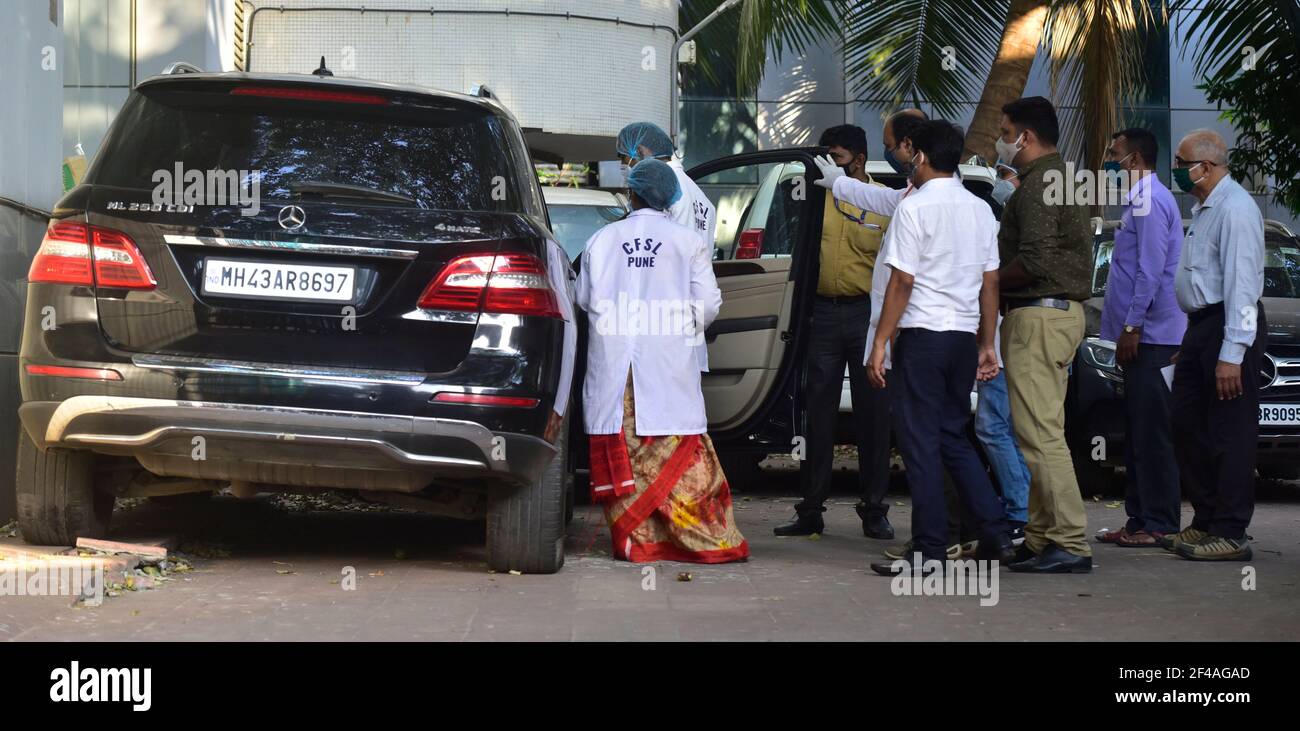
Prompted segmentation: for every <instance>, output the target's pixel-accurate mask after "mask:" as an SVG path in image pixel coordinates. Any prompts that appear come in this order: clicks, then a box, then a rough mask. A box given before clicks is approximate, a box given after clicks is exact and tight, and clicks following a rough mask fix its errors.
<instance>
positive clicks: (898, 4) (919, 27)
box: [841, 0, 1008, 116]
mask: <svg viewBox="0 0 1300 731" xmlns="http://www.w3.org/2000/svg"><path fill="white" fill-rule="evenodd" d="M1007 5H1008V0H892V1H890V2H856V3H845V4H843V5H842V6H841V8H842V11H843V13H844V61H845V67H846V71H847V74H848V75H849V76H850V77H851V78H853V79H854V93H855V94H857V95H859V96H864V97H869V98H872V99H881V100H884V101H885V103H886V104H887V105H889V106H891V107H898V106H900V105H901V104H903V103H904V102H912V103H914V102H915V100H917V99H920V98H924V99H927V100H929V101H930V102H931V103H933V104H934V107H935V111H936V112H938V113H939V114H940V115H941V116H959V115H960V114H961V111H962V110H961V108H960V105H959V102H960V100H964V99H977V98H979V95H980V90H981V89H982V88H983V85H984V81H985V77H986V75H987V71H988V65H989V62H990V60H991V59H992V56H993V53H994V51H996V49H997V47H998V41H999V40H1000V39H1001V37H1002V27H1003V24H1004V22H1005V21H1006V17H1007Z"/></svg>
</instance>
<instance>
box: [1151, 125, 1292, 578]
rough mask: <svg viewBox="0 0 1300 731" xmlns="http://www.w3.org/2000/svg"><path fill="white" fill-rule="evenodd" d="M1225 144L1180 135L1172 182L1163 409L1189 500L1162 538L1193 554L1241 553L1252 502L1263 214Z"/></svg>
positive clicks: (1245, 555) (1225, 556) (1238, 556)
mask: <svg viewBox="0 0 1300 731" xmlns="http://www.w3.org/2000/svg"><path fill="white" fill-rule="evenodd" d="M1227 162H1228V149H1227V145H1225V144H1224V142H1223V139H1222V138H1221V137H1219V135H1217V134H1215V133H1214V132H1212V131H1210V130H1196V131H1194V132H1191V133H1189V134H1188V135H1187V136H1186V137H1184V138H1183V140H1182V142H1181V143H1179V145H1178V152H1177V154H1176V155H1175V157H1174V181H1175V182H1177V183H1178V187H1180V188H1181V189H1182V190H1183V191H1185V192H1187V193H1191V194H1192V196H1193V197H1195V198H1196V200H1197V201H1198V203H1197V204H1196V205H1194V206H1192V223H1191V225H1190V226H1189V227H1188V229H1187V235H1186V237H1185V238H1184V239H1183V252H1182V256H1181V257H1180V258H1179V263H1178V273H1177V275H1176V276H1175V279H1174V291H1175V294H1176V296H1177V298H1178V305H1179V307H1181V308H1182V309H1183V311H1184V312H1186V313H1187V333H1186V334H1185V335H1184V336H1183V342H1182V347H1181V348H1180V350H1179V352H1178V355H1177V356H1176V358H1177V365H1176V366H1175V369H1174V390H1173V403H1172V406H1171V416H1172V420H1173V427H1174V447H1175V450H1176V452H1177V455H1178V468H1179V472H1180V473H1181V475H1182V477H1183V484H1184V485H1185V486H1186V489H1187V493H1188V499H1189V500H1190V501H1191V503H1192V507H1193V508H1194V509H1195V511H1196V512H1195V515H1194V516H1193V518H1192V524H1191V526H1189V527H1187V528H1185V529H1183V530H1182V531H1181V532H1179V533H1178V534H1177V535H1175V536H1170V537H1169V538H1168V540H1167V541H1166V542H1165V547H1166V548H1169V549H1170V550H1172V551H1174V552H1175V553H1177V554H1178V555H1179V556H1182V557H1183V558H1187V559H1192V560H1198V561H1248V560H1250V557H1251V549H1250V544H1249V543H1248V542H1247V540H1246V526H1248V525H1249V524H1250V519H1251V515H1252V514H1253V513H1254V511H1255V450H1256V449H1257V445H1256V441H1257V438H1258V433H1259V420H1258V419H1259V374H1260V364H1261V361H1262V359H1263V357H1264V348H1265V346H1266V345H1267V340H1268V335H1267V333H1268V325H1267V323H1266V321H1265V319H1264V311H1263V308H1262V306H1261V305H1260V301H1259V298H1260V295H1261V294H1262V293H1263V290H1264V218H1263V215H1262V214H1261V213H1260V210H1259V206H1257V205H1256V204H1255V201H1254V199H1252V198H1251V197H1250V194H1249V193H1247V192H1246V190H1245V189H1244V188H1242V187H1241V186H1240V185H1238V184H1237V182H1236V181H1235V180H1233V179H1232V178H1231V177H1229V176H1228V169H1227Z"/></svg>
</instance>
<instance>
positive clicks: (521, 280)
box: [419, 254, 560, 317]
mask: <svg viewBox="0 0 1300 731" xmlns="http://www.w3.org/2000/svg"><path fill="white" fill-rule="evenodd" d="M419 307H420V309H422V310H452V311H457V312H477V311H479V310H480V309H481V310H482V311H483V312H491V313H497V314H511V315H533V316H536V317H559V316H560V308H559V305H558V303H557V302H556V300H555V293H554V292H552V291H551V285H550V283H549V282H548V281H547V279H546V270H545V269H543V268H542V263H541V261H539V260H538V259H537V257H535V256H533V255H531V254H472V255H469V256H460V257H456V258H455V259H452V260H451V261H450V262H448V263H447V266H445V267H443V269H442V271H441V272H439V273H438V276H437V277H436V278H434V280H433V281H432V282H430V283H429V286H428V287H425V289H424V293H423V294H421V295H420V302H419Z"/></svg>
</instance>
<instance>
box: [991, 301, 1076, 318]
mask: <svg viewBox="0 0 1300 731" xmlns="http://www.w3.org/2000/svg"><path fill="white" fill-rule="evenodd" d="M1072 301H1073V300H1067V299H1060V298H1058V297H1039V298H1037V299H1032V300H1006V301H1005V302H1003V303H1002V314H1004V315H1005V314H1006V313H1008V312H1010V311H1012V310H1018V309H1020V308H1021V307H1051V308H1052V309H1056V310H1065V311H1066V312H1069V311H1070V303H1071V302H1072Z"/></svg>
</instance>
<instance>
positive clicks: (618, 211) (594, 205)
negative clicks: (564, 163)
mask: <svg viewBox="0 0 1300 731" xmlns="http://www.w3.org/2000/svg"><path fill="white" fill-rule="evenodd" d="M542 199H543V200H544V201H546V210H547V211H548V212H549V213H550V216H551V233H553V234H555V240H556V241H558V242H560V246H562V247H564V251H565V253H567V254H568V255H569V259H570V260H573V259H577V258H578V255H579V254H581V253H582V247H583V246H585V245H586V243H587V239H589V238H591V235H592V234H594V233H596V231H597V230H598V229H600V228H601V227H602V226H604V225H605V224H607V223H612V222H614V221H617V220H619V219H620V218H622V217H623V216H625V215H627V204H626V202H625V201H624V199H623V197H622V196H620V195H615V194H614V193H610V192H609V191H607V190H596V189H593V188H570V187H559V186H549V185H543V186H542Z"/></svg>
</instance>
